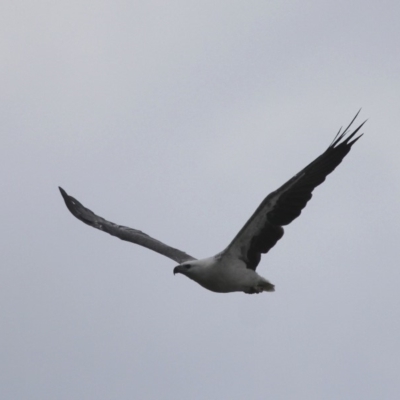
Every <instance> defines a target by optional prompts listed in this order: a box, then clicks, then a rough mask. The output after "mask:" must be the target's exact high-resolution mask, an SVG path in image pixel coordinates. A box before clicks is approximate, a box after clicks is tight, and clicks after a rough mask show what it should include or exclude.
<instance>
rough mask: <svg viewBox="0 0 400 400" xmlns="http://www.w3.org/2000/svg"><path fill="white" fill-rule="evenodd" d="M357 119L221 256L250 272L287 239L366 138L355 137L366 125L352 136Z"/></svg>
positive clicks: (277, 193) (257, 213)
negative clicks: (328, 180)
mask: <svg viewBox="0 0 400 400" xmlns="http://www.w3.org/2000/svg"><path fill="white" fill-rule="evenodd" d="M358 114H359V112H358V113H357V115H358ZM357 115H356V116H355V117H354V118H353V120H352V121H351V122H350V124H349V126H348V127H347V128H346V129H345V130H344V131H343V132H341V129H340V130H339V132H338V133H337V135H336V136H335V138H334V140H333V142H332V143H331V145H330V146H329V147H328V148H327V150H326V151H325V152H324V153H323V154H321V155H320V156H319V157H318V158H316V159H315V160H314V161H313V162H312V163H311V164H309V165H307V167H305V168H304V169H303V170H302V171H300V172H299V173H298V174H296V175H295V176H294V177H293V178H292V179H290V180H289V181H288V182H286V183H285V184H284V185H283V186H281V187H280V188H279V189H278V190H276V191H275V192H272V193H271V194H269V195H268V196H267V197H266V198H265V199H264V201H263V202H262V203H261V204H260V206H259V207H258V208H257V210H256V211H255V212H254V214H253V215H252V216H251V217H250V219H249V220H248V221H247V223H246V224H245V225H244V227H243V228H242V229H241V230H240V232H239V233H238V234H237V235H236V237H235V238H234V239H233V241H232V242H231V243H230V245H229V246H228V247H227V249H226V250H225V251H224V252H223V253H222V254H221V256H222V257H224V256H234V257H237V258H240V259H241V260H243V261H244V262H245V263H246V265H247V268H250V269H253V270H255V269H256V267H257V265H258V264H259V262H260V259H261V254H262V253H267V252H268V251H269V250H270V249H271V248H272V247H273V246H275V244H276V243H277V241H278V240H279V239H280V238H281V237H282V236H283V233H284V231H283V228H282V226H284V225H288V224H290V223H291V222H292V221H293V220H294V219H295V218H297V217H298V216H299V215H300V213H301V210H302V209H303V208H304V207H305V206H306V204H307V202H308V201H309V200H310V199H311V197H312V191H313V190H314V188H316V187H317V186H318V185H320V184H321V183H322V182H323V181H324V180H325V178H326V177H327V175H329V174H330V173H331V172H332V171H333V170H334V169H335V168H336V167H337V166H338V165H339V164H340V163H341V162H342V160H343V158H344V157H345V156H346V154H347V153H348V152H349V151H350V149H351V146H353V144H354V143H355V142H356V141H357V140H358V139H360V137H361V136H362V135H359V136H357V137H355V135H356V134H357V132H358V131H359V130H360V129H361V127H362V126H363V125H364V124H365V122H363V123H362V124H361V125H360V126H359V127H358V128H357V129H355V131H354V132H352V133H351V134H348V132H349V129H350V127H351V125H352V124H353V122H354V120H355V119H356V118H357ZM346 136H347V137H346Z"/></svg>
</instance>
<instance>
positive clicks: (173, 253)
mask: <svg viewBox="0 0 400 400" xmlns="http://www.w3.org/2000/svg"><path fill="white" fill-rule="evenodd" d="M59 189H60V192H61V194H62V197H63V198H64V201H65V204H66V206H67V208H68V210H69V211H71V213H72V215H74V216H75V217H76V218H78V219H79V220H81V221H82V222H84V223H85V224H87V225H90V226H92V227H93V228H97V229H100V230H101V231H104V232H107V233H109V234H110V235H113V236H116V237H118V238H120V239H122V240H126V241H127V242H132V243H136V244H138V245H140V246H143V247H147V248H148V249H150V250H154V251H156V252H157V253H160V254H162V255H164V256H166V257H169V258H171V259H172V260H175V261H176V262H178V263H179V264H181V263H183V262H185V261H190V260H196V259H195V258H194V257H192V256H189V254H186V253H185V252H183V251H180V250H178V249H174V248H173V247H170V246H167V245H166V244H164V243H162V242H160V241H159V240H156V239H154V238H152V237H151V236H149V235H146V234H145V233H143V232H141V231H138V230H136V229H132V228H128V227H126V226H122V225H117V224H114V223H112V222H109V221H107V220H105V219H104V218H101V217H99V216H98V215H96V214H95V213H94V212H93V211H90V210H89V209H87V208H86V207H84V206H83V205H82V204H81V203H79V201H78V200H76V199H74V198H73V197H72V196H69V195H68V194H67V193H66V191H65V190H64V189H62V188H59Z"/></svg>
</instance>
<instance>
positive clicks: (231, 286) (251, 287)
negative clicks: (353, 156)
mask: <svg viewBox="0 0 400 400" xmlns="http://www.w3.org/2000/svg"><path fill="white" fill-rule="evenodd" d="M357 115H358V114H357ZM357 115H356V116H355V117H354V119H353V120H352V121H351V123H350V124H349V126H348V127H347V128H346V129H345V130H344V131H343V132H341V130H339V132H338V134H337V135H336V137H335V139H334V140H333V142H332V144H331V145H330V146H329V147H328V148H327V150H326V151H325V152H324V153H322V154H321V155H320V156H319V157H317V158H316V159H315V160H314V161H313V162H312V163H310V164H309V165H307V167H305V168H304V169H303V170H301V171H300V172H299V173H298V174H296V175H295V176H294V177H293V178H292V179H290V180H289V181H288V182H286V183H285V184H284V185H282V186H281V187H280V188H279V189H277V190H275V191H274V192H272V193H270V194H269V195H268V196H267V197H266V198H265V199H264V201H263V202H262V203H261V204H260V206H259V207H258V208H257V209H256V211H255V212H254V214H253V215H252V216H251V217H250V219H249V220H248V221H247V222H246V224H245V225H244V226H243V228H242V229H241V230H240V232H239V233H238V234H237V235H236V236H235V238H234V239H233V240H232V242H231V243H230V244H229V245H228V247H227V248H226V249H225V250H223V251H222V252H221V253H219V254H217V255H216V256H214V257H209V258H204V259H201V260H197V259H195V258H194V257H192V256H190V255H188V254H187V253H185V252H183V251H181V250H178V249H175V248H173V247H170V246H168V245H166V244H164V243H162V242H160V241H159V240H156V239H154V238H152V237H151V236H149V235H147V234H145V233H143V232H141V231H139V230H136V229H132V228H128V227H125V226H121V225H116V224H114V223H112V222H109V221H107V220H105V219H104V218H102V217H99V216H98V215H96V214H94V213H93V212H92V211H90V210H89V209H87V208H86V207H84V206H83V205H82V204H81V203H79V202H78V201H77V200H76V199H74V198H73V197H71V196H69V195H68V194H67V193H66V192H65V191H64V190H63V189H62V188H60V191H61V194H62V196H63V198H64V201H65V204H66V205H67V207H68V209H69V210H70V211H71V213H72V214H73V215H74V216H75V217H76V218H78V219H80V220H81V221H82V222H84V223H86V224H88V225H90V226H92V227H94V228H97V229H100V230H102V231H104V232H107V233H109V234H111V235H113V236H117V237H119V238H120V239H122V240H126V241H129V242H133V243H136V244H139V245H141V246H144V247H147V248H148V249H151V250H154V251H156V252H158V253H160V254H163V255H165V256H166V257H169V258H171V259H173V260H175V261H177V262H178V263H179V265H178V266H177V267H176V268H175V269H174V274H175V273H181V274H183V275H186V276H187V277H188V278H190V279H192V280H194V281H195V282H197V283H198V284H200V285H201V286H203V287H205V288H206V289H208V290H211V291H213V292H219V293H229V292H244V293H248V294H252V293H261V292H263V291H268V292H272V291H274V285H272V284H271V283H270V282H268V281H267V280H266V279H265V278H263V277H261V276H260V275H258V274H257V272H256V268H257V266H258V264H259V262H260V260H261V255H262V254H265V253H267V252H268V251H269V250H270V249H271V248H272V247H273V246H275V244H276V243H277V242H278V240H280V239H281V238H282V236H283V234H284V230H283V226H285V225H288V224H289V223H291V222H292V221H293V220H294V219H295V218H297V217H298V216H299V215H300V213H301V211H302V209H303V208H304V207H305V206H306V204H307V202H308V201H309V200H310V199H311V197H312V191H313V190H314V189H315V188H316V187H317V186H318V185H320V184H321V183H322V182H323V181H324V180H325V178H326V177H327V175H329V174H330V173H331V172H332V171H333V170H334V169H335V168H336V167H337V166H338V165H339V164H340V163H341V162H342V160H343V158H344V157H345V156H346V155H347V154H348V152H349V151H350V149H351V147H352V145H353V144H354V143H355V142H356V141H357V140H358V139H359V138H360V137H361V136H362V135H360V136H358V137H355V135H356V134H357V132H358V131H359V130H360V129H361V127H362V126H363V125H364V124H361V125H360V126H359V127H358V128H357V129H355V130H354V132H352V133H349V128H350V126H351V125H352V123H353V122H354V120H355V118H356V117H357ZM346 135H347V136H346Z"/></svg>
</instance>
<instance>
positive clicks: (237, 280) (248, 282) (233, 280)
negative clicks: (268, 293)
mask: <svg viewBox="0 0 400 400" xmlns="http://www.w3.org/2000/svg"><path fill="white" fill-rule="evenodd" d="M236 264H237V263H236ZM260 278H261V277H260V276H259V275H258V274H257V273H256V272H254V271H253V270H251V269H247V268H246V267H245V265H244V264H243V265H235V264H230V265H229V264H228V265H227V264H225V265H221V264H216V265H213V266H210V267H209V268H206V269H205V270H203V271H202V273H201V274H199V275H196V276H195V277H192V279H193V280H195V281H196V282H197V283H199V284H200V285H201V286H203V287H205V288H206V289H208V290H211V291H213V292H219V293H229V292H247V291H249V289H250V288H252V287H255V286H257V285H258V284H259V281H260Z"/></svg>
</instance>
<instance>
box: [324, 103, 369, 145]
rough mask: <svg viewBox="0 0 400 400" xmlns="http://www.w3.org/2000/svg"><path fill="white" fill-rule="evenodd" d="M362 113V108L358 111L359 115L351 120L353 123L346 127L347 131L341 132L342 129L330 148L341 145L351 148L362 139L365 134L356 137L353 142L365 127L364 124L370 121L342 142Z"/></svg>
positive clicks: (361, 125)
mask: <svg viewBox="0 0 400 400" xmlns="http://www.w3.org/2000/svg"><path fill="white" fill-rule="evenodd" d="M360 111H361V108H360V109H359V110H358V112H357V114H356V115H355V117H354V118H353V119H352V120H351V122H350V123H349V125H348V126H347V127H346V129H345V130H344V131H342V132H341V130H342V128H340V129H339V132H338V133H337V134H336V136H335V138H334V139H333V142H332V143H331V144H330V145H329V148H336V147H338V146H340V145H345V146H350V147H351V146H352V145H353V144H354V143H355V142H356V141H357V140H358V139H360V137H361V136H362V135H363V134H361V135H360V136H358V137H356V138H355V139H354V140H351V139H353V138H354V136H355V135H356V134H357V133H358V132H359V130H360V129H361V128H362V127H363V126H364V124H365V123H366V122H367V121H368V120H365V121H364V122H363V123H362V124H360V125H359V126H358V127H357V128H356V129H355V130H354V132H352V133H351V134H350V135H349V136H348V137H347V138H346V139H345V140H343V141H342V139H343V138H344V137H345V136H346V134H347V133H348V131H349V129H350V127H351V126H352V125H353V123H354V121H355V120H356V118H357V117H358V115H359V114H360Z"/></svg>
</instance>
